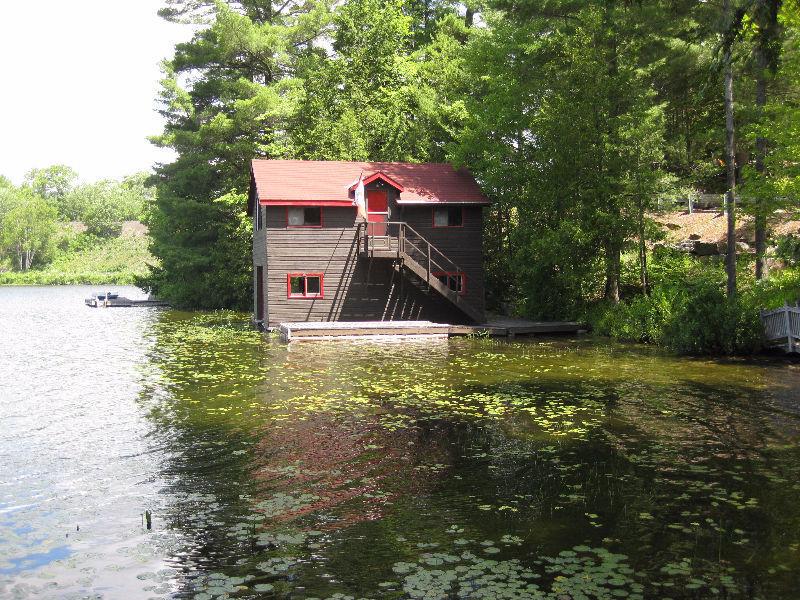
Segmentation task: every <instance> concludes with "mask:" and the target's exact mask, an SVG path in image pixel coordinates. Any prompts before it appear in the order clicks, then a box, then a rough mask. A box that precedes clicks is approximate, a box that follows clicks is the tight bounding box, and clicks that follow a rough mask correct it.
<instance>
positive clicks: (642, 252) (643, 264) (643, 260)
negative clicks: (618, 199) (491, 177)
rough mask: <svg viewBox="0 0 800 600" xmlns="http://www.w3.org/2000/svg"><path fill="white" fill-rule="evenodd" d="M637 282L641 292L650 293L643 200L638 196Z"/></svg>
mask: <svg viewBox="0 0 800 600" xmlns="http://www.w3.org/2000/svg"><path fill="white" fill-rule="evenodd" d="M638 208H639V282H640V283H641V285H642V293H643V294H645V295H647V294H649V293H650V290H649V289H648V283H647V247H646V246H645V243H644V238H645V231H644V202H642V197H641V196H639V206H638Z"/></svg>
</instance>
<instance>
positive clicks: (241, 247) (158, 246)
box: [138, 193, 252, 308]
mask: <svg viewBox="0 0 800 600" xmlns="http://www.w3.org/2000/svg"><path fill="white" fill-rule="evenodd" d="M246 203H247V197H246V196H245V195H244V194H235V193H232V194H226V195H225V196H222V197H221V198H219V199H217V200H214V201H213V202H211V203H207V202H203V201H191V200H187V199H182V198H177V197H174V196H170V195H167V194H164V193H162V194H161V195H159V198H158V204H157V210H156V211H155V213H154V216H153V218H152V219H151V222H150V228H151V229H150V231H151V235H152V236H153V239H152V244H151V251H152V252H153V254H154V255H155V256H156V257H158V258H159V260H160V264H159V265H154V266H153V267H152V268H151V271H150V273H149V274H147V275H146V276H145V277H142V278H140V279H139V280H138V281H139V284H140V285H142V286H144V287H148V288H150V289H151V290H152V291H153V292H154V293H155V294H157V295H158V296H159V297H162V298H169V299H170V302H171V303H172V304H173V305H175V306H187V307H200V308H214V307H217V306H220V305H222V306H233V307H239V308H245V307H246V306H247V305H248V304H249V301H251V298H250V296H249V293H248V292H249V288H250V284H251V276H250V270H251V255H250V230H251V228H252V223H251V221H250V219H248V218H247V216H246V215H245V213H243V212H242V206H243V205H245V204H246ZM245 294H247V295H246V296H245Z"/></svg>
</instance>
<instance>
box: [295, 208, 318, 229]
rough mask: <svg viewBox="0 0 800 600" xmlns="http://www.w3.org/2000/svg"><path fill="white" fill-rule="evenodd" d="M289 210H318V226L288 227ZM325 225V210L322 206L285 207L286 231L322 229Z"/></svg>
mask: <svg viewBox="0 0 800 600" xmlns="http://www.w3.org/2000/svg"><path fill="white" fill-rule="evenodd" d="M290 208H302V209H303V210H305V209H306V208H319V225H289V209H290ZM324 225H325V209H324V208H323V207H322V206H287V207H286V228H287V229H322V227H323V226H324Z"/></svg>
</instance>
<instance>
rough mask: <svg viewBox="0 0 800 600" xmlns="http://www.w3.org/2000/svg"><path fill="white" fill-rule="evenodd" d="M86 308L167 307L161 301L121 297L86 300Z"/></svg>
mask: <svg viewBox="0 0 800 600" xmlns="http://www.w3.org/2000/svg"><path fill="white" fill-rule="evenodd" d="M85 303H86V306H91V307H92V308H132V307H158V306H169V304H167V303H166V302H162V301H161V300H151V299H147V300H131V299H130V298H125V297H123V296H118V297H116V298H106V299H105V300H98V299H97V298H87V299H86V302H85Z"/></svg>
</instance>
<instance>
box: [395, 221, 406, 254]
mask: <svg viewBox="0 0 800 600" xmlns="http://www.w3.org/2000/svg"><path fill="white" fill-rule="evenodd" d="M398 227H399V231H398V232H397V258H398V259H399V258H400V254H401V253H403V252H405V251H406V250H405V247H404V244H403V241H404V239H405V237H404V236H405V229H404V228H403V224H402V223H400V225H399V226H398Z"/></svg>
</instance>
